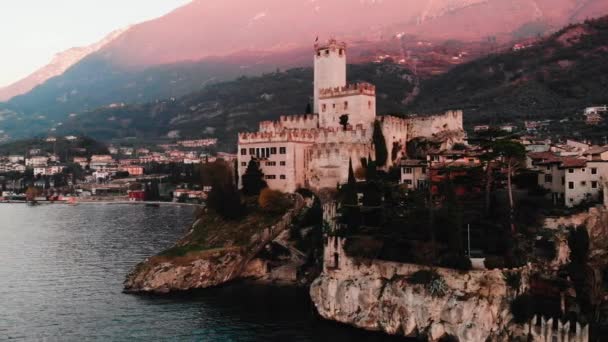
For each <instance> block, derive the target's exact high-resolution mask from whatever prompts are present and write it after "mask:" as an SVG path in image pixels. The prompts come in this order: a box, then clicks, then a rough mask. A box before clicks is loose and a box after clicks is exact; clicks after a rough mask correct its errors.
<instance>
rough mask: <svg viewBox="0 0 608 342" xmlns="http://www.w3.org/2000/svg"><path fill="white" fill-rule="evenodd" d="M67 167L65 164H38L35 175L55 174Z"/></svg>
mask: <svg viewBox="0 0 608 342" xmlns="http://www.w3.org/2000/svg"><path fill="white" fill-rule="evenodd" d="M64 169H65V166H63V165H50V166H39V167H38V166H37V167H34V175H36V176H37V175H40V176H53V175H57V174H60V173H61V172H63V170H64Z"/></svg>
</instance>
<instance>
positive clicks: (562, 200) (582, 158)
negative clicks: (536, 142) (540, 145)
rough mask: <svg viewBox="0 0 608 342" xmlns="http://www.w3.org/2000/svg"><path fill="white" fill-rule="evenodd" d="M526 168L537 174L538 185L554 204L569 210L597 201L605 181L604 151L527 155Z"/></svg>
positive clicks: (606, 159) (607, 160)
mask: <svg viewBox="0 0 608 342" xmlns="http://www.w3.org/2000/svg"><path fill="white" fill-rule="evenodd" d="M527 159H528V167H529V168H531V169H533V170H536V171H537V172H538V185H539V186H541V187H542V188H544V189H546V190H547V191H548V192H549V194H550V196H551V199H552V201H553V203H554V204H563V205H565V206H567V207H573V206H576V205H579V204H581V203H583V202H586V201H596V200H600V199H601V198H600V194H601V191H603V189H604V186H605V182H606V180H607V179H608V178H607V177H608V147H592V148H591V149H589V150H587V151H586V152H584V153H582V154H581V155H579V156H576V157H575V156H561V155H558V154H556V153H554V152H539V153H529V154H528V157H527Z"/></svg>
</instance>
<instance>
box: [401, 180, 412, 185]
mask: <svg viewBox="0 0 608 342" xmlns="http://www.w3.org/2000/svg"><path fill="white" fill-rule="evenodd" d="M403 183H404V184H405V185H412V180H411V179H406V180H405V181H404V182H403Z"/></svg>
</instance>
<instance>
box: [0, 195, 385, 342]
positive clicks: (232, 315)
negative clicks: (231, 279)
mask: <svg viewBox="0 0 608 342" xmlns="http://www.w3.org/2000/svg"><path fill="white" fill-rule="evenodd" d="M191 217H192V208H189V207H161V208H148V207H143V206H132V205H79V206H64V205H42V206H37V207H28V206H26V205H24V204H0V340H25V341H32V340H45V341H156V340H163V341H174V340H178V341H289V342H295V341H331V342H336V341H354V340H365V341H388V340H389V339H388V337H385V336H382V335H377V334H370V333H364V332H362V331H360V330H356V329H352V328H348V327H344V326H339V325H335V324H332V323H329V322H324V321H321V320H318V319H317V318H316V317H315V316H314V314H313V310H312V308H311V305H310V303H309V301H308V297H307V294H306V292H305V291H304V290H301V289H293V288H277V287H263V286H252V285H246V284H238V285H230V286H226V287H222V288H218V289H212V290H202V291H197V292H193V293H184V294H179V295H171V296H163V297H160V296H135V295H128V294H123V293H122V282H123V281H124V278H125V275H126V274H127V273H128V272H129V270H130V269H131V268H132V267H133V266H134V265H135V264H136V263H138V262H139V261H141V260H143V259H144V258H145V257H147V256H150V255H152V254H155V253H156V252H158V251H160V250H162V249H164V248H167V247H169V246H171V245H172V243H173V242H174V241H175V240H176V239H177V238H178V237H179V236H180V235H181V234H182V233H183V232H184V229H185V227H186V226H187V225H188V224H189V223H190V222H191V221H192V220H191Z"/></svg>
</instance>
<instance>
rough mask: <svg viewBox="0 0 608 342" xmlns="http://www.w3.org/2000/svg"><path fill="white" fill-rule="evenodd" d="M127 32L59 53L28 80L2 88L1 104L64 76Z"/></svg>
mask: <svg viewBox="0 0 608 342" xmlns="http://www.w3.org/2000/svg"><path fill="white" fill-rule="evenodd" d="M126 30H127V29H121V30H116V31H114V32H112V33H110V34H109V35H107V36H106V37H105V38H104V39H102V40H101V41H99V42H97V43H95V44H92V45H89V46H84V47H76V48H71V49H69V50H66V51H63V52H61V53H58V54H57V55H55V57H53V60H52V61H51V62H50V63H49V64H47V65H45V66H44V67H42V68H40V69H38V70H36V71H35V72H34V73H32V74H30V75H29V76H27V77H26V78H23V79H21V80H19V81H17V82H15V83H13V84H11V85H9V86H6V87H3V88H0V102H2V101H7V100H9V99H11V98H13V97H15V96H17V95H21V94H25V93H27V92H29V91H30V90H32V89H34V87H36V86H37V85H40V84H42V83H44V82H46V81H47V80H49V79H50V78H52V77H55V76H59V75H61V74H63V73H64V72H65V71H66V70H67V69H68V68H70V67H71V66H73V65H74V64H76V63H78V62H80V61H81V60H82V59H83V58H85V57H86V56H88V55H90V54H91V53H94V52H96V51H99V49H101V48H102V47H104V46H106V45H107V44H108V43H109V42H111V41H112V40H114V39H116V37H118V36H120V35H121V34H122V33H124V32H125V31H126Z"/></svg>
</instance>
